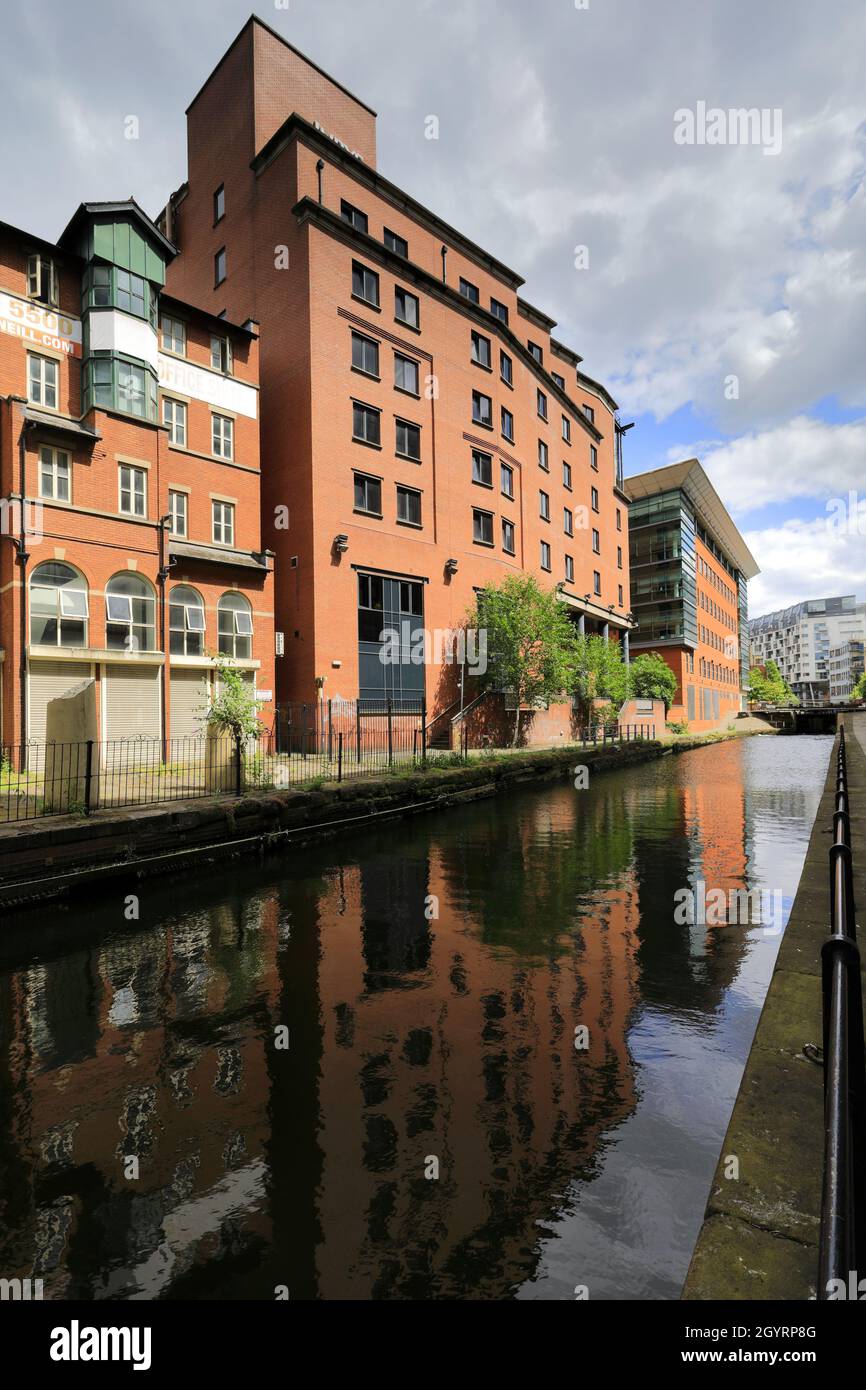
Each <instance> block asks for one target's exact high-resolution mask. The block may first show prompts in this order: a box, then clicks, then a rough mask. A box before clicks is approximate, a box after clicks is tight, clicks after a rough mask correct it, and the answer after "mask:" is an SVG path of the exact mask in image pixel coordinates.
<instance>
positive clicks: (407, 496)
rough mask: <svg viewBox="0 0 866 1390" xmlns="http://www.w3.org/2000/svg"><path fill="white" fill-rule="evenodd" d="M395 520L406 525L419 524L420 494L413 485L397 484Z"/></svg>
mask: <svg viewBox="0 0 866 1390" xmlns="http://www.w3.org/2000/svg"><path fill="white" fill-rule="evenodd" d="M397 520H398V521H402V522H404V523H405V525H407V526H420V525H421V494H420V492H418V491H417V490H416V489H415V488H413V487H401V486H400V484H399V483H398V484H397Z"/></svg>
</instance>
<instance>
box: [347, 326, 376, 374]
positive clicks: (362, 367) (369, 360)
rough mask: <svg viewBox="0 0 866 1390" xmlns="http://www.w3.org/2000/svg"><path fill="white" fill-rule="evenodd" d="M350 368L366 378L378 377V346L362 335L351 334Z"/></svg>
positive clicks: (372, 340) (374, 341)
mask: <svg viewBox="0 0 866 1390" xmlns="http://www.w3.org/2000/svg"><path fill="white" fill-rule="evenodd" d="M352 366H353V367H354V369H355V371H356V372H364V374H365V375H366V376H375V377H378V375H379V344H378V343H377V342H376V340H375V339H374V338H367V337H365V336H364V334H363V333H355V332H353V333H352Z"/></svg>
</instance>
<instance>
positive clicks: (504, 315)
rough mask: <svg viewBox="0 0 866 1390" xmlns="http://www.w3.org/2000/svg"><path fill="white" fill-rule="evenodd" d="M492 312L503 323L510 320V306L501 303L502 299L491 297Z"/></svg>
mask: <svg viewBox="0 0 866 1390" xmlns="http://www.w3.org/2000/svg"><path fill="white" fill-rule="evenodd" d="M490 312H491V314H492V315H493V317H494V318H496V319H499V320H500V322H501V323H507V322H508V308H507V306H506V305H505V304H503V303H501V301H500V300H498V299H491V301H490Z"/></svg>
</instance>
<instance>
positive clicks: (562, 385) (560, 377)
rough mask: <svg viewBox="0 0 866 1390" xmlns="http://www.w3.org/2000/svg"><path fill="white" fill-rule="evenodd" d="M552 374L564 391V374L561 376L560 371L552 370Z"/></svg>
mask: <svg viewBox="0 0 866 1390" xmlns="http://www.w3.org/2000/svg"><path fill="white" fill-rule="evenodd" d="M550 375H551V376H552V377H553V380H554V381H555V382H556V384H557V386H558V387H559V389H560V391H564V390H565V377H564V376H560V375H559V372H551V373H550Z"/></svg>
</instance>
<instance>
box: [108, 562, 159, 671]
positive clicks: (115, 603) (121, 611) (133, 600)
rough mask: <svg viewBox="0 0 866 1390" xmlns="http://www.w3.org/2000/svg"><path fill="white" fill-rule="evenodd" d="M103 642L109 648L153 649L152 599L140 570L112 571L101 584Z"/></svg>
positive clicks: (140, 650) (154, 613) (154, 626)
mask: <svg viewBox="0 0 866 1390" xmlns="http://www.w3.org/2000/svg"><path fill="white" fill-rule="evenodd" d="M105 645H106V647H108V648H109V650H110V651H126V652H152V651H156V599H155V598H154V594H153V589H152V588H151V587H150V585H149V584H148V582H147V580H146V579H143V578H142V576H141V575H140V574H133V573H132V572H131V571H127V572H126V573H125V574H116V575H115V576H114V578H113V579H109V581H108V583H107V584H106V586H105Z"/></svg>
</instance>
